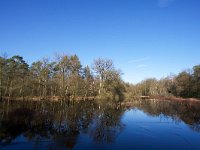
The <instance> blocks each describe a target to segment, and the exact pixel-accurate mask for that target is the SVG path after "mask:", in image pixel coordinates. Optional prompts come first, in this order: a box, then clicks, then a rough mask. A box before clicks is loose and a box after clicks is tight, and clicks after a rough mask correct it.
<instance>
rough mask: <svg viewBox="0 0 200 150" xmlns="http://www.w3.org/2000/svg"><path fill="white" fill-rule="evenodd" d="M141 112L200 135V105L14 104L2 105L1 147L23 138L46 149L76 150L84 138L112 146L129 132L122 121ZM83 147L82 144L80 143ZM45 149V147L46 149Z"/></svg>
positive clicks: (135, 102) (147, 101)
mask: <svg viewBox="0 0 200 150" xmlns="http://www.w3.org/2000/svg"><path fill="white" fill-rule="evenodd" d="M134 108H137V109H139V110H141V111H143V112H144V113H145V114H147V115H149V116H153V117H158V116H161V115H163V116H167V117H170V118H172V120H174V121H175V122H182V121H183V122H184V123H186V124H188V126H189V127H190V128H191V129H192V130H193V131H195V132H200V105H199V104H194V103H186V102H170V101H153V100H151V101H150V100H138V101H134V102H132V103H125V104H124V105H122V106H121V107H119V106H118V105H116V104H111V103H107V102H106V103H98V102H95V101H89V102H87V101H85V102H84V101H80V102H78V103H75V104H73V105H67V104H63V103H62V105H61V104H60V103H49V102H45V103H39V102H26V103H25V102H23V103H17V102H12V103H10V105H9V106H7V105H5V103H3V102H2V103H1V104H0V115H1V120H0V145H1V147H2V146H3V147H4V146H7V145H11V144H13V142H19V141H20V140H17V141H16V139H18V137H19V136H23V137H24V138H25V139H26V141H28V142H30V141H31V142H34V143H35V144H36V145H40V144H41V143H46V144H45V148H46V149H73V148H75V147H76V145H77V143H79V142H80V137H81V136H83V135H87V137H88V138H89V139H91V142H90V143H97V144H109V143H110V144H112V143H114V142H115V141H116V140H117V138H118V136H119V135H120V134H121V133H122V132H123V130H124V129H125V128H126V124H124V123H123V122H122V117H123V116H124V113H125V112H127V110H133V109H134ZM79 144H80V143H79ZM43 148H44V147H43Z"/></svg>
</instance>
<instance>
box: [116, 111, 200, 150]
mask: <svg viewBox="0 0 200 150" xmlns="http://www.w3.org/2000/svg"><path fill="white" fill-rule="evenodd" d="M122 122H123V123H124V124H126V128H125V130H124V132H123V133H122V134H121V135H120V137H119V138H118V140H117V141H118V142H119V143H121V145H126V147H127V148H139V149H142V148H147V149H151V148H152V149H164V148H166V149H175V148H177V149H180V148H182V149H194V148H196V149H199V148H200V143H199V139H200V134H199V133H197V132H195V131H193V130H191V129H190V128H189V126H188V125H186V124H185V123H183V122H182V121H180V122H176V121H174V120H173V119H172V118H171V117H166V116H163V115H159V116H154V117H153V116H150V115H147V114H145V113H144V112H143V111H140V110H138V109H133V110H130V111H127V112H126V113H125V114H124V116H123V119H122ZM126 143H127V144H126ZM130 144H131V145H130Z"/></svg>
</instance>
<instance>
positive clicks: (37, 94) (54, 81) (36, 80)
mask: <svg viewBox="0 0 200 150" xmlns="http://www.w3.org/2000/svg"><path fill="white" fill-rule="evenodd" d="M121 74H122V73H121V71H119V70H117V69H116V68H115V67H114V63H113V61H112V60H110V59H103V58H98V59H96V60H94V62H93V64H92V67H89V66H85V67H83V66H82V64H81V62H80V60H79V58H78V56H77V55H56V57H55V59H54V60H53V61H52V60H50V59H47V58H43V59H41V60H38V61H36V62H33V63H32V64H31V65H30V66H29V64H28V63H27V62H26V61H25V60H24V59H23V57H21V56H18V55H16V56H12V57H10V58H7V57H4V56H0V98H1V99H3V98H22V99H26V98H33V99H34V98H35V99H46V100H48V99H56V100H58V99H59V100H61V101H63V100H76V99H78V98H80V99H88V98H93V97H95V98H100V99H110V100H111V101H115V102H120V101H122V100H123V99H128V100H131V99H133V98H134V97H140V96H165V97H168V96H176V97H183V98H191V97H193V98H200V65H197V66H194V67H193V69H192V70H190V71H183V72H181V73H179V74H178V75H177V76H170V77H166V78H163V79H160V80H157V79H155V78H150V79H146V80H144V81H142V82H140V83H138V84H129V83H125V82H124V81H123V80H122V79H121Z"/></svg>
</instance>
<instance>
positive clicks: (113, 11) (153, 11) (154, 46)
mask: <svg viewBox="0 0 200 150" xmlns="http://www.w3.org/2000/svg"><path fill="white" fill-rule="evenodd" d="M0 51H1V53H4V52H6V53H7V54H8V55H9V56H12V55H15V54H18V55H22V56H23V57H24V59H25V60H27V61H28V62H29V63H31V62H33V61H35V60H39V59H40V58H42V57H50V58H53V57H54V54H55V53H65V54H69V55H70V54H77V55H78V56H79V57H80V60H81V62H82V63H83V64H84V65H86V64H88V65H91V64H92V62H93V60H94V59H95V58H98V57H102V58H104V57H105V58H110V59H113V60H114V62H115V66H116V67H117V68H120V69H121V70H122V72H123V73H124V75H123V79H124V80H125V81H128V82H132V83H137V82H139V81H141V80H143V79H145V78H149V77H156V78H158V79H159V78H162V77H165V76H167V75H169V74H170V73H175V74H177V73H178V72H180V71H182V70H184V69H188V68H192V66H194V65H197V64H200V59H199V58H200V1H199V0H0Z"/></svg>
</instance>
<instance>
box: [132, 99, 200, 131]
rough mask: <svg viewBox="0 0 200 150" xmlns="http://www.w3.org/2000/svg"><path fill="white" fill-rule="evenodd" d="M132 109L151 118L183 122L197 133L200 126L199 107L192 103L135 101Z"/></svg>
mask: <svg viewBox="0 0 200 150" xmlns="http://www.w3.org/2000/svg"><path fill="white" fill-rule="evenodd" d="M133 106H134V107H137V108H138V109H141V110H142V111H144V112H145V113H146V114H148V115H151V116H159V115H161V114H163V115H164V116H170V117H171V118H172V119H173V120H174V121H176V122H179V121H180V120H182V121H184V122H185V123H186V124H189V125H191V128H193V129H194V130H196V131H198V129H199V124H200V105H199V104H197V103H192V102H187V101H185V102H175V101H174V102H172V101H158V100H142V101H135V102H134V103H133Z"/></svg>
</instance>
